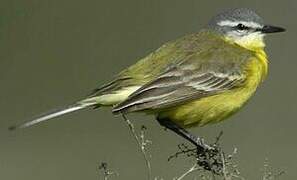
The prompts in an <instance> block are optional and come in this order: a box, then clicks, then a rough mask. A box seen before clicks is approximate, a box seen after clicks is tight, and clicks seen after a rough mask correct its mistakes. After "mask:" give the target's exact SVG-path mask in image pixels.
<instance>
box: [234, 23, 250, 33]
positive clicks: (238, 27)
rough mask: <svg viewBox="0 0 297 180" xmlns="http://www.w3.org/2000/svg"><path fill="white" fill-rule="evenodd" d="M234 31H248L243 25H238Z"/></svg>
mask: <svg viewBox="0 0 297 180" xmlns="http://www.w3.org/2000/svg"><path fill="white" fill-rule="evenodd" d="M236 29H237V30H240V31H243V30H248V29H249V27H247V26H245V25H243V24H241V23H239V24H238V25H237V26H236Z"/></svg>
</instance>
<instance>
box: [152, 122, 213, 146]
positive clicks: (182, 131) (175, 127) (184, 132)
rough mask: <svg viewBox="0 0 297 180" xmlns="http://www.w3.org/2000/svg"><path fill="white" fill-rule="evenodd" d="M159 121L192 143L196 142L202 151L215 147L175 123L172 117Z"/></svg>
mask: <svg viewBox="0 0 297 180" xmlns="http://www.w3.org/2000/svg"><path fill="white" fill-rule="evenodd" d="M157 120H158V122H159V123H160V125H161V126H164V127H166V128H168V129H170V130H172V131H173V132H175V133H176V134H178V135H179V136H181V137H183V138H185V139H186V140H188V141H190V142H191V143H192V144H194V145H195V146H196V147H197V149H198V150H199V151H200V150H201V151H205V150H212V149H213V148H212V147H211V146H209V145H207V144H205V143H204V142H203V139H201V138H199V137H196V136H194V135H192V134H191V133H190V132H188V131H187V130H185V129H184V128H182V127H180V126H179V125H178V124H176V123H174V122H173V121H171V120H170V119H158V118H157Z"/></svg>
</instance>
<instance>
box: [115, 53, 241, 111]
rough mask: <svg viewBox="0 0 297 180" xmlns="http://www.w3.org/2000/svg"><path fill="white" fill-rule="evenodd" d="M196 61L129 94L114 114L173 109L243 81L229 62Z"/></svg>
mask: <svg viewBox="0 0 297 180" xmlns="http://www.w3.org/2000/svg"><path fill="white" fill-rule="evenodd" d="M199 58H200V57H199V56H198V58H197V56H193V57H190V59H189V60H186V61H183V63H181V64H178V65H176V66H174V67H171V68H169V69H168V70H167V71H166V72H165V73H163V74H161V75H160V76H159V77H157V78H156V79H154V80H153V81H151V82H149V83H147V84H145V85H144V86H142V87H141V88H140V89H138V90H137V91H135V92H134V93H133V94H131V95H130V96H129V97H128V99H127V100H125V101H124V102H122V103H120V104H118V105H116V106H115V107H114V108H113V112H114V113H119V112H121V113H127V112H135V111H143V110H162V109H166V108H169V107H174V106H177V105H180V104H183V103H186V102H188V101H191V100H193V99H199V98H203V97H207V96H211V95H215V94H218V93H221V92H223V91H227V90H230V89H232V88H235V87H237V86H238V85H240V84H241V83H242V82H243V81H244V80H245V78H246V77H245V73H244V71H243V70H242V68H239V67H238V66H232V65H230V64H228V62H227V63H225V64H220V63H219V64H217V65H216V66H215V67H213V64H212V63H208V62H203V61H202V62H201V63H200V64H197V61H198V62H199ZM230 62H232V63H233V61H230ZM195 63H196V64H195ZM218 66H219V67H218ZM220 66H221V67H220ZM226 68H227V69H226Z"/></svg>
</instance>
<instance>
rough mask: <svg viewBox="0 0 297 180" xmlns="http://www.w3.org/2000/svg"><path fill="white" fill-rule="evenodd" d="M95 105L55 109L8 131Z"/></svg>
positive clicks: (77, 105)
mask: <svg viewBox="0 0 297 180" xmlns="http://www.w3.org/2000/svg"><path fill="white" fill-rule="evenodd" d="M96 104H97V103H96V102H88V103H74V104H72V105H68V106H64V107H62V108H59V109H55V110H53V111H50V112H47V113H45V114H42V115H39V116H37V117H36V118H34V119H32V120H30V121H27V122H25V123H23V124H20V125H16V126H11V127H9V130H15V129H21V128H27V127H30V126H33V125H36V124H38V123H41V122H44V121H47V120H50V119H53V118H55V117H59V116H62V115H64V114H68V113H71V112H74V111H78V110H81V109H85V108H87V107H90V106H93V105H96Z"/></svg>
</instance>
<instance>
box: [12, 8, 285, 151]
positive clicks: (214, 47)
mask: <svg viewBox="0 0 297 180" xmlns="http://www.w3.org/2000/svg"><path fill="white" fill-rule="evenodd" d="M282 31H285V29H283V28H281V27H275V26H270V25H265V24H264V22H263V20H262V18H261V17H259V16H258V15H257V14H256V13H255V12H254V11H252V10H250V9H246V8H238V9H233V10H229V11H225V12H223V13H220V14H218V15H216V16H214V17H213V18H212V19H211V21H210V22H209V23H208V25H206V26H205V27H204V28H203V29H202V30H201V31H199V32H198V33H194V34H190V35H186V36H184V37H181V38H179V39H177V40H174V41H170V42H168V43H165V44H164V45H163V46H161V47H160V48H159V49H157V50H156V51H154V52H152V53H151V54H149V55H148V56H146V57H144V58H143V59H141V60H140V61H138V62H137V63H136V64H134V65H132V66H130V67H129V68H127V69H125V70H124V71H122V72H120V73H119V74H118V75H117V76H116V77H115V78H114V79H113V80H112V81H111V82H110V83H108V84H105V85H103V86H101V87H100V88H98V89H96V90H95V91H94V92H93V93H92V94H91V95H90V96H88V97H86V98H84V99H83V100H80V101H78V102H75V103H74V104H71V105H69V106H65V107H64V108H62V109H58V110H56V111H54V112H51V113H48V114H46V115H42V116H39V117H37V118H36V119H33V120H32V121H29V122H26V123H24V124H22V125H19V126H14V127H11V129H15V128H24V127H28V126H32V125H34V124H37V123H39V122H42V121H46V120H48V119H51V118H54V117H57V116H61V115H63V114H67V113H70V112H73V111H77V110H80V109H84V108H88V107H92V108H94V107H101V106H112V107H113V110H112V111H113V113H121V114H123V115H125V114H126V113H131V112H146V113H149V114H153V115H155V116H156V119H157V120H158V121H159V123H160V124H161V125H163V126H165V127H167V128H169V129H171V130H173V131H174V132H176V133H177V134H179V135H180V136H182V137H184V138H186V139H187V140H189V141H190V142H192V143H194V144H195V145H197V146H199V145H201V142H199V140H197V139H196V138H195V136H193V135H191V134H190V133H189V132H188V131H186V130H185V129H184V128H186V127H193V126H203V125H206V124H209V123H216V122H220V121H222V120H223V119H226V118H227V117H229V116H230V115H232V114H234V113H235V112H237V111H238V110H239V109H240V108H241V107H242V106H243V105H244V104H245V103H246V102H247V100H248V99H249V98H250V97H251V96H252V95H253V94H254V92H255V91H256V89H257V87H258V85H259V84H260V82H262V81H263V79H264V78H265V76H266V74H267V69H268V66H267V57H266V54H265V51H264V47H265V43H264V41H263V37H264V35H265V34H267V33H276V32H282Z"/></svg>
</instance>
